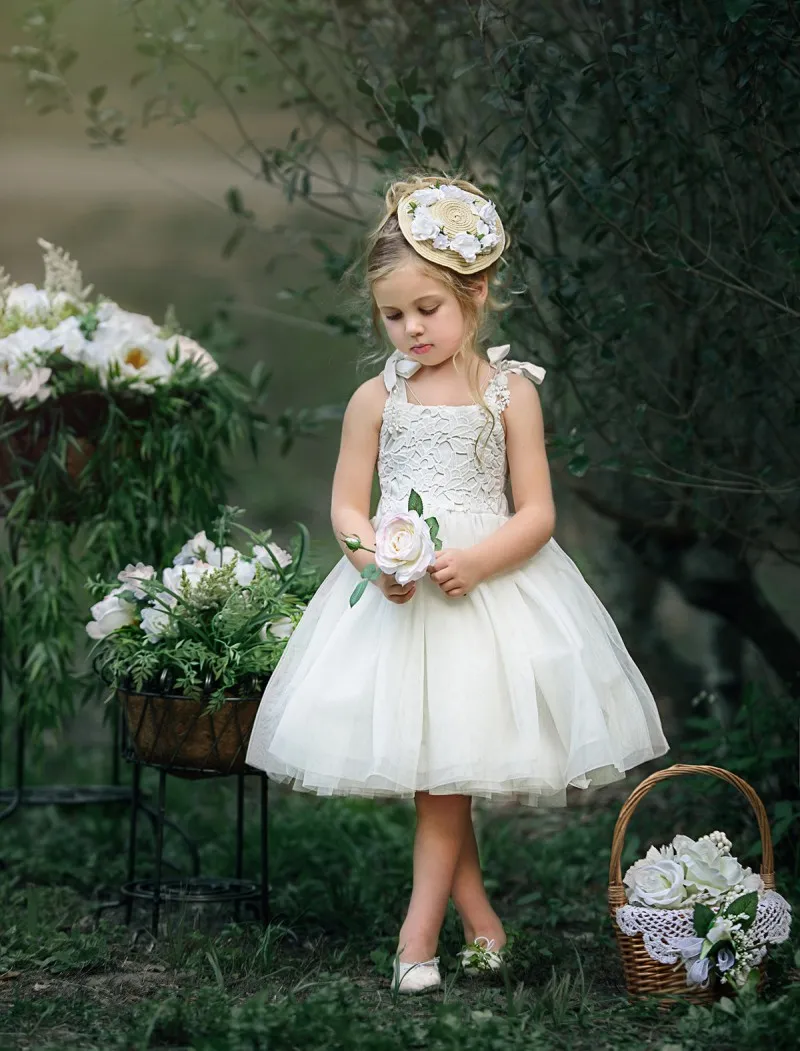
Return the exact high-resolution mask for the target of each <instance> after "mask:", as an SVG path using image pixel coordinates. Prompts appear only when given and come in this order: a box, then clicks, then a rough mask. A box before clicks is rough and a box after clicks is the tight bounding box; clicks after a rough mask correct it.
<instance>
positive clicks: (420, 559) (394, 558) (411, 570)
mask: <svg viewBox="0 0 800 1051" xmlns="http://www.w3.org/2000/svg"><path fill="white" fill-rule="evenodd" d="M435 561H436V550H435V548H434V546H433V541H432V540H431V532H430V529H429V528H428V524H427V522H426V521H425V520H424V519H423V518H420V516H419V514H418V512H416V511H398V512H397V513H395V514H388V515H386V516H384V517H383V518H382V519H381V521H380V522H379V523H378V528H377V529H376V530H375V564H376V565H377V567H378V569H380V570H381V571H382V572H383V573H388V574H394V578H395V580H396V581H397V583H398V584H400V585H405V584H408V583H409V582H410V581H412V580H419V579H420V578H421V577H424V576H425V573H426V571H427V568H428V566H429V565H431V564H432V563H433V562H435Z"/></svg>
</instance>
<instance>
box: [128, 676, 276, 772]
mask: <svg viewBox="0 0 800 1051" xmlns="http://www.w3.org/2000/svg"><path fill="white" fill-rule="evenodd" d="M117 697H118V698H119V701H120V705H121V707H122V712H123V718H124V720H125V731H126V739H127V748H128V751H129V752H130V758H132V759H134V760H136V761H137V762H140V763H145V764H147V765H148V766H157V767H164V768H165V769H167V770H169V772H170V773H171V774H175V775H176V776H183V777H192V776H195V777H201V776H207V775H209V774H220V775H223V776H224V775H227V774H242V773H244V772H245V769H246V766H245V756H246V754H247V745H248V742H249V740H250V732H251V731H252V729H253V722H254V721H255V717H256V712H257V711H258V706H259V703H260V702H261V694H260V693H259V695H258V696H257V697H243V698H238V697H231V698H229V699H227V700H226V701H225V702H224V703H223V705H222V707H221V708H219V709H218V710H217V711H215V712H209V711H208V703H207V699H206V698H201V699H199V700H198V699H193V698H191V697H185V696H183V695H182V694H175V693H166V692H165V693H154V692H151V691H148V690H133V689H125V688H118V689H117Z"/></svg>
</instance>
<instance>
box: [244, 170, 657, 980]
mask: <svg viewBox="0 0 800 1051" xmlns="http://www.w3.org/2000/svg"><path fill="white" fill-rule="evenodd" d="M505 243H506V238H505V234H504V231H503V226H502V223H501V221H500V219H499V217H498V215H497V212H496V210H495V208H494V205H493V204H492V203H491V202H490V201H488V200H487V199H486V198H485V197H484V196H483V195H482V194H481V193H480V191H479V190H478V189H476V188H475V187H474V186H473V185H471V184H470V183H468V182H464V181H461V180H454V181H451V182H449V183H446V182H442V180H440V179H434V178H427V177H419V178H414V179H412V180H410V181H407V182H398V183H395V184H394V185H393V186H392V187H391V188H390V190H389V192H388V193H387V195H386V214H385V216H384V217H383V219H382V221H381V223H380V224H379V226H378V228H377V230H376V231H375V232H374V234H373V235H372V237H371V238H370V241H369V244H368V251H367V282H368V285H369V290H370V293H371V300H372V313H373V320H374V322H375V325H376V327H377V328H378V329H379V330H380V327H381V326H382V327H383V328H384V329H385V332H386V335H387V336H388V338H389V341H390V342H391V344H392V345H393V346H394V348H395V349H394V352H393V353H392V354H391V356H390V357H389V359H388V361H387V362H386V365H385V367H384V369H383V372H382V374H381V375H378V376H375V377H373V378H372V379H369V380H367V381H366V382H365V383H363V384H361V386H360V387H358V389H357V390H356V391H355V393H354V394H353V396H352V398H351V399H350V402H349V404H348V406H347V409H346V412H345V415H344V420H343V426H342V438H341V447H340V452H339V459H338V463H337V465H336V472H335V475H334V480H333V496H332V501H331V521H332V524H333V528H334V531H335V533H336V535H337V537H338V538H340V542H341V543H342V550H343V557H342V559H341V560H340V561H339V562H338V563H337V565H336V566H335V567H334V568H333V570H332V571H331V573H330V574H329V575H328V577H327V578H326V579H325V581H324V582H323V583H322V585H321V587H320V588H319V590H318V591H317V593H316V594H315V595H314V597H313V599H312V600H311V602H310V603H309V605H308V608H307V609H306V611H305V613H304V614H303V617H302V620H301V621H300V623H299V624H298V626H297V628H296V630H295V632H294V634H293V635H292V636H291V638H290V639H289V641H288V643H287V646H286V649H285V651H284V653H283V656H282V658H281V661H280V663H279V664H278V667H277V668H276V670H275V672H274V673H273V675H272V677H271V679H270V681H269V684H268V685H267V688H266V690H265V692H264V697H263V700H262V702H261V706H260V708H259V711H258V716H257V718H256V721H255V725H254V727H253V732H252V736H251V739H250V745H249V748H248V752H247V761H248V762H249V763H250V764H251V765H253V766H255V767H258V768H259V769H262V770H265V771H266V772H267V774H269V776H270V777H272V778H274V779H276V780H278V781H291V782H292V783H293V787H294V788H295V789H297V790H299V791H311V792H316V793H318V794H320V795H359V796H405V797H412V796H413V798H414V802H415V806H416V815H417V827H416V836H415V842H414V855H413V890H412V894H411V901H410V904H409V907H408V912H407V915H406V917H405V920H404V922H403V924H402V926H401V928H400V932H399V939H398V953H397V955H396V957H395V965H394V978H393V986H394V988H395V989H398V990H399V991H400V992H421V991H423V990H426V989H435V988H437V987H438V986H439V985H440V983H441V979H440V975H439V970H438V957H437V956H435V955H434V954H435V952H436V949H437V943H438V938H439V932H440V929H441V925H442V923H443V920H444V916H445V911H446V909H447V904H448V900H449V899H450V898H451V897H452V899H453V903H454V905H455V908H456V909H457V911H458V913H459V915H460V918H461V920H462V922H463V926H464V936H465V942H466V944H465V946H464V948H463V949H462V952H461V954H460V955H461V963H462V965H463V966H464V969H465V970H466V971H467V973H475V972H477V971H481V970H494V969H496V968H497V967H498V966H499V965H500V961H501V958H502V953H501V950H502V947H503V945H504V944H505V941H506V937H505V934H504V931H503V925H502V923H501V921H500V919H499V917H498V916H497V913H496V912H495V911H494V909H493V908H492V906H491V904H490V903H489V900H488V898H487V895H486V891H485V889H484V885H483V878H482V875H481V867H480V862H479V858H478V849H477V846H476V841H475V832H474V829H473V825H472V816H471V800H472V797H473V796H480V797H483V798H486V799H517V800H519V801H521V802H522V803H525V804H528V805H530V806H542V805H545V806H546V805H549V806H564V805H566V788H567V786H568V785H573V786H576V787H578V788H588V787H589V785H590V784H591V785H602V784H608V783H609V782H612V781H616V780H619V779H620V778H622V777H624V775H625V772H626V771H627V770H629V769H630V768H631V767H634V766H636V765H638V764H640V763H643V762H646V761H647V760H649V759H653V758H655V757H657V756H661V755H663V754H664V753H665V752H666V751H667V750H668V743H667V741H666V739H665V737H664V734H663V732H662V728H661V723H660V720H659V715H658V710H657V708H656V704H655V701H654V699H653V696H652V694H651V693H650V690H649V689H648V687H647V685H646V683H645V681H644V679H643V678H642V675H641V674H640V672H639V670H638V669H637V667H636V665H635V664H634V663H633V661H632V659H631V657H630V655H629V654H628V652H627V650H626V648H625V646H624V644H623V642H622V639H621V638H620V636H619V633H618V631H617V629H616V627H615V625H614V623H613V621H612V620H611V618H610V616H609V615H608V613H607V612H606V610H605V608H604V607H603V606H602V605H601V603H600V601H599V600H598V599H597V597H596V596H595V594H594V592H593V591H592V590H591V588H590V587H589V585H588V584H587V583H586V581H585V580H584V579H583V577H582V576H581V574H580V572H579V570H578V569H577V567H576V566H575V565H574V563H573V562H572V561H571V559H570V558H569V557H568V556H567V555H566V554H565V553H564V552H563V551H562V550H561V548H560V547H559V546H558V544H557V543H556V541H555V540H554V539H553V536H552V534H553V527H554V523H555V514H554V510H553V498H552V494H551V487H550V476H549V471H548V464H547V457H546V454H545V443H544V432H543V425H542V412H541V407H540V403H539V396H538V393H537V390H536V387H535V384H538V383H541V381H542V379H543V378H544V370H543V369H542V368H540V367H538V366H536V365H532V364H529V363H528V362H523V361H512V360H510V359H509V358H508V357H507V353H508V349H509V348H508V347H507V346H502V347H493V348H491V349H489V350H488V351H487V352H486V353H485V354H484V353H483V352H481V350H480V349H479V347H478V342H477V340H478V336H479V332H480V329H481V323H482V321H483V320H484V318H485V316H486V313H487V306H489V305H493V304H492V303H491V300H490V298H489V281H490V280H491V278H492V277H493V276H494V274H495V271H496V268H497V265H498V261H499V260H500V257H501V255H502V252H503V249H504V247H505ZM531 381H532V382H531ZM376 464H377V470H378V476H379V481H380V488H381V497H380V502H379V504H378V507H377V509H376V512H375V514H374V515H373V516H372V517H370V516H369V508H370V496H371V490H372V482H373V475H374V470H375V467H376ZM509 478H510V482H511V492H512V495H513V503H514V513H513V514H512V513H511V512H510V511H509V507H508V501H507V498H506V494H505V489H506V482H507V479H509ZM412 489H413V490H415V491H416V492H417V493H418V494H419V495H420V497H421V498H422V501H423V508H424V511H423V514H424V516H426V517H427V516H435V517H436V519H437V520H438V522H439V538H440V539H441V540H442V543H443V546H442V547H441V549H440V550H439V551H437V552H436V558H435V563H434V564H432V565H430V566H429V568H428V572H427V574H426V575H424V576H423V577H422V578H421V579H419V580H417V581H414V582H411V583H409V584H407V585H406V586H401V585H400V584H398V583H397V581H396V579H395V577H394V576H389V575H387V574H385V573H380V575H378V576H377V578H376V579H374V580H373V581H372V584H373V585H374V586H367V590H366V592H365V593H364V594H363V596H362V597H361V599H360V601H358V602H357V603H356V604H355V605H353V606H352V607H351V606H350V605H349V600H350V595H351V593H352V592H353V590H354V587H355V586H356V585H357V584H358V582H359V581H360V579H361V577H360V573H361V570H362V569H363V568H364V567H365V566H366V565H367V564H368V563H369V562H374V555H372V554H371V553H369V552H367V551H364V550H356V551H353V550H351V549H350V548H349V547H348V546H347V545H346V544H345V543H344V541H343V539H342V538H344V537H346V536H348V535H356V536H358V537H359V538H360V539H361V541H362V543H363V544H364V545H365V546H366V547H371V548H374V546H375V526H376V524H377V523H378V520H379V519H380V518H381V516H382V515H384V513H388V512H396V511H406V510H407V509H408V500H409V494H410V492H411V490H412Z"/></svg>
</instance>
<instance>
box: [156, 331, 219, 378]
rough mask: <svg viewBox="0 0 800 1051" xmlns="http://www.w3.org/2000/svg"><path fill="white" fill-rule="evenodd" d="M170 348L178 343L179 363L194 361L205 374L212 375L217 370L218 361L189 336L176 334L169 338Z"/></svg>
mask: <svg viewBox="0 0 800 1051" xmlns="http://www.w3.org/2000/svg"><path fill="white" fill-rule="evenodd" d="M168 343H169V346H170V350H172V349H173V347H174V346H175V344H176V343H177V345H178V364H180V363H181V362H182V361H193V362H194V363H195V365H197V367H198V368H199V369H200V371H201V372H202V373H203V375H204V376H210V375H211V374H212V373H213V372H216V371H217V368H218V366H217V363H216V361H214V359H213V358H212V356H211V355H210V354H209V353H208V351H207V350H206V349H205V348H204V347H201V346H200V344H199V343H196V342H195V341H194V340H193V339H189V337H188V336H175V337H174V338H173V339H170V340H168Z"/></svg>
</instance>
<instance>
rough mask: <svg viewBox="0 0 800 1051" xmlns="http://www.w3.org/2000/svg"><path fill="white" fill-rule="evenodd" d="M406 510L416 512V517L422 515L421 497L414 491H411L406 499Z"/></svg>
mask: <svg viewBox="0 0 800 1051" xmlns="http://www.w3.org/2000/svg"><path fill="white" fill-rule="evenodd" d="M408 509H409V511H416V512H417V514H418V515H421V514H422V497H421V496H420V495H419V493H418V492H417V491H416V489H412V490H411V493H410V495H409V497H408Z"/></svg>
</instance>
